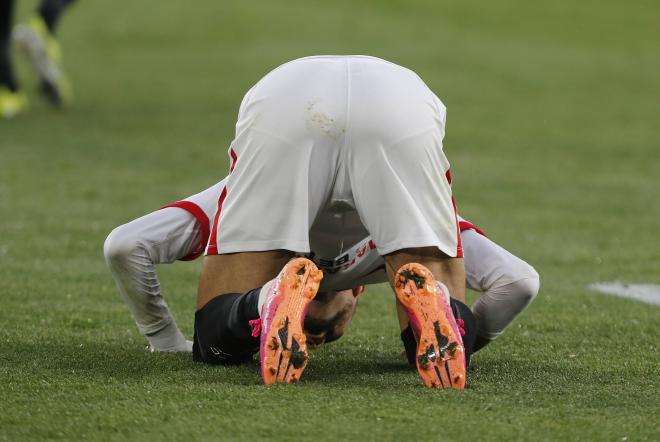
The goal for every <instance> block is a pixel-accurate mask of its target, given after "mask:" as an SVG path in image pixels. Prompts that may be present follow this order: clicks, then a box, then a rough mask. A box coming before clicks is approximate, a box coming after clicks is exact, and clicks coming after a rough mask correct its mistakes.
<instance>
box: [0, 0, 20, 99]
mask: <svg viewBox="0 0 660 442" xmlns="http://www.w3.org/2000/svg"><path fill="white" fill-rule="evenodd" d="M13 16H14V0H0V87H2V86H4V87H5V88H7V89H8V90H9V91H11V92H16V90H17V85H16V80H15V79H14V73H13V70H12V66H11V63H10V61H9V43H10V40H9V37H10V35H11V23H12V19H13Z"/></svg>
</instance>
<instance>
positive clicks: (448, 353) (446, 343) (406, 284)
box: [394, 263, 465, 389]
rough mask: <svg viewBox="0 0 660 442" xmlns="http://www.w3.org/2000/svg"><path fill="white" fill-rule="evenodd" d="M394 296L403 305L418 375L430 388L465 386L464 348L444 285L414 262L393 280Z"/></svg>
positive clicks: (405, 266)
mask: <svg viewBox="0 0 660 442" xmlns="http://www.w3.org/2000/svg"><path fill="white" fill-rule="evenodd" d="M394 291H395V292H396V297H397V299H398V300H399V302H401V304H402V305H403V306H404V308H405V310H406V312H407V314H408V318H409V319H410V325H411V327H412V330H413V334H414V335H415V340H416V341H417V357H416V358H415V359H416V364H417V372H418V373H419V376H420V377H421V378H422V381H423V382H424V385H426V386H427V387H430V388H455V389H463V388H464V387H465V349H464V347H463V339H462V338H461V333H460V329H459V327H458V324H457V323H456V319H455V318H454V314H453V313H452V310H451V307H450V306H449V296H448V295H447V289H446V287H444V285H443V284H441V283H439V282H437V281H436V280H435V278H434V277H433V274H432V273H431V272H430V271H429V270H428V269H427V268H426V267H424V266H423V265H421V264H417V263H411V264H406V265H404V266H402V267H401V268H400V269H399V271H398V272H397V274H396V277H395V287H394Z"/></svg>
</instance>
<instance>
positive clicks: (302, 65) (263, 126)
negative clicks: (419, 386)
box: [109, 57, 524, 388]
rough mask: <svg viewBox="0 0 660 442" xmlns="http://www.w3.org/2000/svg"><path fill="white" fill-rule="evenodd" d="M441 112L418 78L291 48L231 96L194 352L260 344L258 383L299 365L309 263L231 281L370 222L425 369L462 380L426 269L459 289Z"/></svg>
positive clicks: (442, 382)
mask: <svg viewBox="0 0 660 442" xmlns="http://www.w3.org/2000/svg"><path fill="white" fill-rule="evenodd" d="M349 83H350V84H352V87H348V84H349ZM294 86H296V87H297V86H300V88H299V89H296V90H295V93H293V92H292V91H293V90H294V89H295V87H294ZM342 91H343V92H344V93H343V94H342V93H341V92H342ZM342 97H344V98H342ZM278 109H282V110H284V111H288V112H283V113H280V112H278ZM349 109H350V110H351V112H349ZM416 114H417V115H416ZM281 115H285V116H287V117H286V118H284V119H282V118H280V117H281ZM298 117H300V118H298ZM412 117H414V118H412ZM278 118H279V120H281V121H277V120H278ZM443 123H444V107H443V106H442V103H440V101H439V100H438V99H437V98H436V97H435V96H434V95H433V94H432V93H431V92H430V91H429V90H428V89H427V88H426V86H424V84H423V83H422V82H421V80H419V78H418V77H416V76H415V75H414V74H413V73H412V72H410V71H408V70H406V69H404V68H401V67H399V66H396V65H393V64H391V63H387V62H384V61H382V60H378V59H373V58H368V57H312V58H308V59H303V60H297V61H295V62H292V63H289V64H287V65H284V66H283V67H280V68H279V69H277V70H276V71H274V72H273V73H271V74H269V75H268V76H267V77H266V78H265V79H263V80H262V81H261V82H260V83H259V84H257V86H255V87H254V88H253V89H252V90H251V91H250V92H249V93H248V94H247V95H246V98H245V99H244V101H243V104H242V106H241V112H240V114H239V123H238V125H237V137H236V139H235V141H234V143H233V144H232V149H230V155H231V156H232V162H233V164H232V169H233V168H234V167H235V168H236V170H235V171H234V173H233V174H232V175H231V176H230V177H229V179H228V182H227V183H226V185H225V186H224V187H223V190H222V191H221V196H220V199H219V208H218V211H217V214H216V216H215V217H214V226H213V228H212V229H211V236H210V241H209V247H208V254H209V255H214V254H215V253H221V254H220V255H218V256H209V257H207V258H206V261H205V265H204V270H203V273H202V278H201V283H200V290H199V297H198V312H197V315H196V342H195V344H196V345H195V355H196V358H197V359H200V360H204V361H206V362H221V361H225V362H226V361H238V360H241V359H242V358H245V357H246V356H247V355H251V354H252V353H254V352H255V351H256V349H257V347H258V345H257V344H260V345H261V349H262V352H261V358H262V373H263V375H264V381H265V382H266V383H271V382H290V381H294V380H297V379H298V378H299V376H300V374H301V372H302V369H303V368H304V365H305V363H306V349H305V337H304V335H303V334H302V320H303V316H304V312H305V308H304V307H305V305H306V304H307V303H308V302H309V301H310V299H311V298H313V296H314V294H315V291H316V290H317V289H318V283H319V279H320V274H319V272H318V271H317V270H316V269H315V268H314V265H313V264H312V263H311V262H309V261H303V260H300V259H299V260H294V261H291V262H289V263H288V264H287V265H286V266H285V268H284V270H283V271H282V272H281V273H280V276H279V277H278V278H276V280H274V281H271V282H270V284H267V286H266V287H265V288H264V290H261V291H258V290H256V291H255V290H252V291H250V292H249V293H248V294H247V295H246V296H241V295H239V294H238V293H242V292H246V291H248V289H249V288H251V287H255V286H257V287H258V286H261V285H263V284H264V283H265V282H268V280H269V279H270V278H272V277H273V276H274V275H275V274H276V273H277V270H278V268H279V267H280V266H281V265H283V264H284V263H286V262H287V261H288V260H289V258H290V257H291V256H292V255H293V253H294V252H303V253H304V252H309V251H310V244H312V246H313V247H311V248H312V249H313V250H314V251H315V252H317V253H318V254H319V255H320V256H321V257H323V256H332V255H331V253H332V254H336V253H337V252H338V251H341V249H342V248H343V246H342V245H343V244H344V243H346V244H353V243H355V242H356V241H357V240H359V237H360V236H361V235H364V234H366V233H371V235H372V237H373V238H374V241H375V244H377V245H378V250H379V253H381V254H383V255H385V262H386V264H387V267H388V274H389V280H390V282H391V283H393V284H394V285H395V289H396V292H397V296H398V298H399V300H400V301H402V303H403V304H404V305H405V306H406V307H407V309H406V310H407V312H408V313H409V314H410V316H411V318H412V319H413V321H412V325H413V328H414V329H415V332H416V333H413V335H414V337H415V338H417V340H418V345H417V362H418V369H419V373H420V375H421V376H422V379H423V380H424V381H425V383H426V384H427V385H429V386H436V387H448V386H453V387H456V388H461V387H462V386H463V385H464V382H465V375H464V359H463V348H462V342H461V339H460V334H459V333H458V331H457V329H458V327H457V326H456V321H455V320H454V317H453V315H452V313H451V311H448V309H447V308H446V304H444V303H438V302H436V301H437V299H438V298H439V296H437V293H441V292H445V293H444V295H446V290H443V286H442V285H440V284H436V283H435V279H436V277H437V278H439V279H441V280H443V281H444V282H445V283H447V285H449V286H450V287H451V292H452V294H454V295H455V297H457V298H459V299H461V298H462V297H463V287H464V275H463V274H462V261H461V260H460V259H459V260H457V259H455V258H452V257H451V255H460V253H459V252H460V242H459V241H460V238H459V237H458V234H457V229H456V219H455V216H454V213H453V207H452V200H451V190H450V189H449V185H448V182H446V181H445V180H444V179H437V177H438V176H440V177H441V178H442V175H445V174H446V173H447V172H448V164H447V162H446V159H445V158H444V155H443V154H442V150H441V139H442V134H443V130H444V127H443ZM271 156H274V158H270V157H271ZM372 157H373V158H372ZM241 165H243V167H241ZM312 176H313V177H314V180H312V179H311V177H312ZM269 177H270V178H272V179H269ZM381 189H384V190H385V192H382V191H381ZM239 197H240V198H239ZM381 211H382V213H380V212H381ZM263 214H266V215H267V216H262V215H263ZM397 230H398V231H399V232H402V233H401V234H397V233H396V231H397ZM113 233H114V232H113ZM111 236H112V235H111ZM110 255H113V254H112V253H110ZM410 261H421V262H422V263H424V264H426V265H427V267H430V268H431V269H432V270H433V274H431V273H429V272H428V270H427V269H425V268H423V267H422V266H420V265H412V266H406V267H404V268H403V269H402V270H400V271H399V272H398V274H397V275H396V277H395V272H394V269H396V268H397V267H399V264H405V263H406V262H410ZM109 262H110V260H109ZM457 273H458V274H459V275H460V277H457V275H456V274H457ZM305 278H307V280H305ZM260 294H261V296H260ZM260 304H261V305H260ZM523 307H524V306H523ZM260 313H261V319H262V322H264V324H263V325H264V326H263V330H262V333H261V339H260V341H255V339H254V338H253V337H252V336H251V334H249V333H246V332H248V331H249V328H247V327H246V322H253V323H255V321H257V318H259V316H260ZM424 318H430V319H428V320H424ZM420 319H422V320H420ZM402 324H403V321H402ZM445 370H446V373H445Z"/></svg>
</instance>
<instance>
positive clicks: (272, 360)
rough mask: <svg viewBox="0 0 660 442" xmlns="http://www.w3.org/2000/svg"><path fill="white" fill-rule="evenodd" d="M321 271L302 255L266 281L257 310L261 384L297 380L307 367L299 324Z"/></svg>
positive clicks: (302, 334) (319, 279)
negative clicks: (264, 293) (272, 279)
mask: <svg viewBox="0 0 660 442" xmlns="http://www.w3.org/2000/svg"><path fill="white" fill-rule="evenodd" d="M321 279H323V273H322V272H321V271H320V270H319V269H318V268H317V267H316V265H315V264H314V263H313V262H312V261H310V260H309V259H306V258H294V259H292V260H291V261H289V262H288V263H287V264H286V265H285V266H284V268H283V269H282V271H281V272H280V274H279V275H278V276H277V278H275V280H274V281H273V282H272V284H270V287H269V288H268V292H267V293H266V300H265V302H264V304H263V307H262V309H261V342H260V358H261V376H262V378H263V380H264V384H267V385H270V384H276V383H286V384H288V383H292V382H298V381H299V380H300V376H301V375H302V372H303V370H305V367H306V366H307V338H306V336H305V332H304V328H303V323H304V321H305V315H306V314H307V308H308V306H309V303H310V302H311V301H312V299H314V297H315V296H316V292H317V291H318V289H319V285H320V283H321Z"/></svg>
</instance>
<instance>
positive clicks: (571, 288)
mask: <svg viewBox="0 0 660 442" xmlns="http://www.w3.org/2000/svg"><path fill="white" fill-rule="evenodd" d="M34 3H35V2H21V4H20V8H19V9H20V10H19V14H18V18H19V19H24V18H25V17H26V16H27V15H28V14H29V12H30V9H31V8H32V7H33V6H34ZM659 15H660V5H659V4H658V3H657V2H652V1H649V0H638V1H635V2H626V3H622V2H618V1H614V0H604V1H599V2H596V1H582V2H571V1H566V0H561V1H557V2H545V3H539V2H528V1H523V0H505V1H498V2H462V1H457V0H441V1H422V0H397V1H394V0H389V1H385V0H370V1H363V2H355V1H349V0H336V1H334V2H313V1H312V2H310V1H302V0H290V1H284V0H271V1H250V2H213V1H210V0H209V1H197V2H160V1H155V0H150V1H140V2H131V1H127V0H122V1H117V2H94V1H81V2H78V3H77V4H76V5H75V7H74V8H73V9H72V10H71V11H70V14H68V15H67V16H65V17H64V19H63V21H62V27H61V32H60V37H61V41H62V43H63V45H64V48H65V57H66V64H67V67H68V70H69V72H70V75H71V77H72V79H73V80H74V86H75V91H76V95H77V101H76V104H75V106H74V107H73V108H72V109H70V110H68V111H66V112H62V113H58V112H54V111H52V110H51V109H49V108H48V107H46V106H45V105H43V104H42V103H41V102H40V101H39V99H38V97H37V96H36V94H35V92H34V87H33V85H32V83H33V82H32V81H31V80H32V79H31V78H30V73H29V70H28V69H27V67H26V66H24V65H22V64H21V65H19V66H18V67H19V74H20V80H21V83H22V84H23V85H24V86H25V88H26V90H27V91H28V93H29V95H30V98H31V101H32V110H31V112H30V114H28V115H26V116H24V117H22V118H18V119H16V120H13V121H0V300H1V305H2V307H1V308H0V324H2V326H1V328H0V440H8V441H18V440H45V439H52V440H126V439H134V440H135V439H144V440H147V439H149V440H154V439H158V440H160V439H162V440H174V439H179V440H221V439H227V440H255V439H270V440H348V439H352V440H404V439H415V438H420V439H431V440H466V441H467V440H535V441H540V440H609V441H622V440H628V441H638V440H649V441H650V440H656V441H657V440H660V422H659V420H658V416H660V404H659V401H660V400H659V398H660V388H659V387H660V381H659V380H658V379H659V374H660V358H659V356H658V342H660V309H658V308H657V307H653V306H649V305H644V304H639V303H635V302H631V301H626V300H621V299H616V298H611V297H604V296H600V295H597V294H594V293H591V292H589V291H588V290H587V289H586V288H585V287H586V285H587V284H588V283H591V282H595V281H611V280H622V281H626V282H651V283H660V272H658V269H659V268H660V239H659V236H658V227H659V226H660V224H659V220H660V198H658V191H659V190H660V178H659V177H660V150H659V147H658V140H659V139H660V129H659V128H660V125H658V121H660V106H658V97H659V96H660V76H658V72H660V57H659V56H658V44H657V42H658V41H660V35H659V34H660V33H659V31H658V27H657V23H656V22H657V17H658V16H659ZM319 53H363V54H370V55H376V56H380V57H383V58H387V59H390V60H392V61H394V62H397V63H400V64H403V65H406V66H408V67H410V68H412V69H414V70H415V71H417V72H418V73H419V74H420V75H421V76H422V77H423V78H424V79H425V80H426V82H427V83H428V84H429V85H430V86H431V87H432V88H433V89H434V90H435V91H436V92H437V94H438V95H439V96H440V97H441V98H442V99H443V101H444V102H445V104H446V105H447V107H448V110H449V118H448V126H447V138H446V152H447V155H448V157H449V159H450V161H451V162H452V171H453V173H454V176H455V193H456V195H457V199H458V203H459V207H460V209H461V212H462V213H463V215H464V216H466V217H468V218H469V219H472V220H474V221H475V222H476V223H477V224H479V225H481V226H482V227H483V228H484V229H485V230H486V231H487V232H488V233H489V234H490V236H491V237H492V238H493V239H495V240H496V241H497V242H499V243H501V244H503V245H505V246H506V247H507V248H509V249H510V250H512V251H513V252H514V253H516V254H518V255H520V256H522V257H524V258H525V259H527V260H528V261H529V262H530V263H532V264H533V265H534V266H535V267H536V268H537V270H538V271H539V273H540V274H541V277H542V289H541V293H540V295H539V297H538V299H537V300H536V301H535V303H534V304H533V305H532V306H531V307H530V308H529V310H528V311H527V312H526V313H525V314H524V315H523V316H522V317H521V318H520V319H519V320H518V321H517V322H516V323H515V324H514V325H513V326H512V327H511V328H510V330H508V331H507V332H506V333H505V334H504V335H503V336H502V337H501V339H499V340H498V342H496V343H495V344H494V345H492V346H491V347H489V348H487V349H486V350H484V351H483V352H481V353H480V354H478V355H477V356H476V357H475V358H474V364H473V367H472V368H471V371H470V372H469V389H467V390H465V391H463V392H455V391H429V390H426V389H424V388H423V387H422V385H421V383H420V382H419V380H418V378H417V375H416V374H415V373H414V372H411V371H410V370H408V369H407V367H406V365H405V364H404V362H403V361H402V360H401V359H400V358H399V356H398V353H399V351H400V343H399V340H398V336H397V331H396V328H397V327H396V319H395V315H394V309H393V300H392V296H391V294H390V293H388V290H387V289H386V288H385V287H377V288H376V289H375V290H371V293H369V294H368V295H366V296H365V297H364V299H363V301H362V302H361V305H360V306H359V309H358V314H357V317H356V318H355V321H354V323H353V324H351V327H350V330H349V333H348V335H347V336H345V338H342V339H341V340H340V341H338V342H337V343H335V344H332V345H329V346H327V347H326V348H323V349H321V350H319V351H317V352H315V353H314V354H313V355H312V358H311V361H310V364H309V368H308V369H307V370H306V372H305V375H304V382H302V383H301V384H299V385H294V386H278V387H272V388H265V387H263V386H261V385H260V377H259V373H258V367H257V365H256V363H255V364H253V365H249V366H243V367H229V368H224V367H206V366H200V365H198V364H193V363H192V362H191V360H190V358H189V357H187V356H185V355H152V354H149V353H147V352H146V351H145V345H146V343H145V341H144V339H143V338H142V337H141V336H140V335H139V334H138V333H137V330H136V329H135V327H134V325H133V323H132V321H131V319H130V316H129V314H128V311H127V310H126V308H125V307H124V306H123V304H122V302H121V300H120V298H119V296H118V294H117V293H116V290H115V287H114V285H113V282H112V280H111V278H110V275H109V273H108V272H107V270H106V268H105V265H104V262H103V257H102V244H103V240H104V239H105V236H106V235H107V233H108V232H109V231H110V230H111V229H112V228H113V227H114V226H116V225H118V224H120V223H123V222H126V221H128V220H130V219H132V218H134V217H137V216H139V215H141V214H143V213H145V212H147V211H150V210H152V209H155V208H158V207H160V206H161V205H163V204H165V203H167V202H170V201H172V200H174V199H176V198H180V197H182V196H187V195H189V194H191V193H194V192H196V191H199V190H201V189H203V188H205V187H206V186H208V185H210V184H212V183H214V182H216V181H217V180H218V179H220V178H221V177H222V176H223V175H224V174H225V173H226V171H227V161H226V146H227V145H228V143H229V142H230V141H231V139H232V137H233V125H234V122H235V116H236V113H237V109H238V104H239V103H240V100H241V98H242V94H243V93H244V92H245V91H246V90H247V89H248V88H249V87H250V86H251V85H252V84H253V83H254V82H255V81H257V80H258V79H259V78H260V77H261V76H262V75H264V74H265V73H266V72H267V71H268V70H270V69H272V68H273V67H275V66H277V65H278V64H280V63H282V62H284V61H287V60H290V59H293V58H296V57H299V56H304V55H312V54H319ZM17 61H18V60H17ZM198 265H199V263H194V264H182V263H179V264H176V265H174V266H167V267H168V268H162V269H161V276H162V283H163V289H164V295H165V297H166V299H167V300H168V302H169V304H170V306H171V307H172V310H173V312H174V314H175V316H176V317H177V320H178V322H179V324H180V326H181V327H182V329H183V330H184V332H185V333H186V334H188V335H190V334H191V330H192V320H193V311H194V301H193V299H194V295H195V290H196V279H197V273H198V269H199V267H198Z"/></svg>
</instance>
